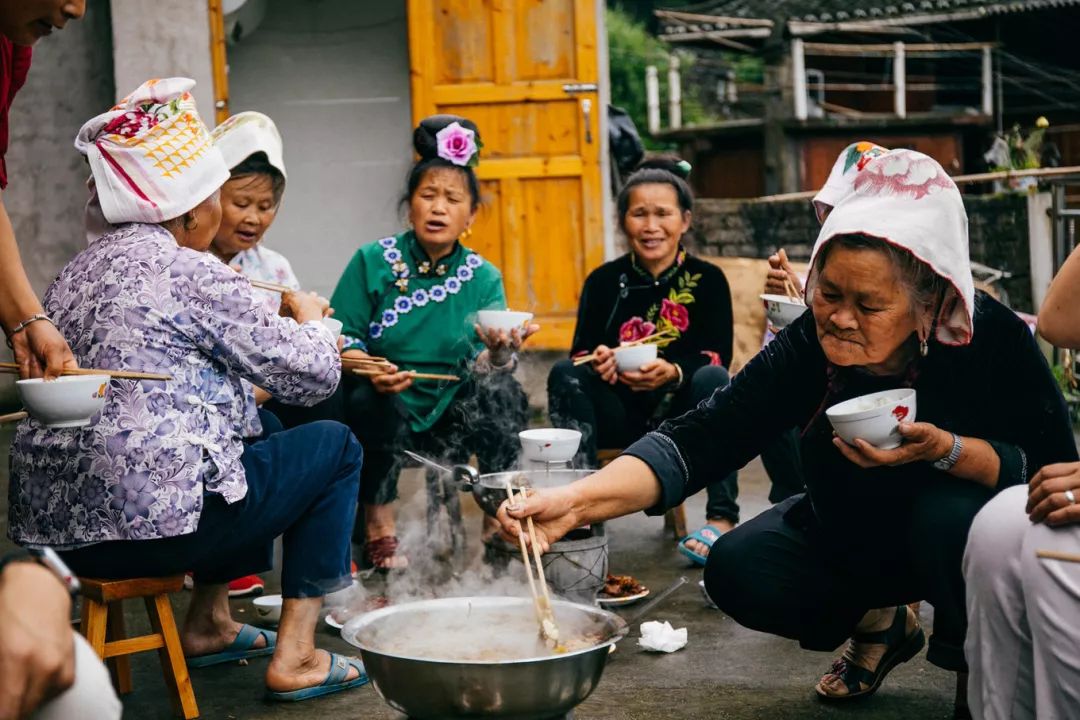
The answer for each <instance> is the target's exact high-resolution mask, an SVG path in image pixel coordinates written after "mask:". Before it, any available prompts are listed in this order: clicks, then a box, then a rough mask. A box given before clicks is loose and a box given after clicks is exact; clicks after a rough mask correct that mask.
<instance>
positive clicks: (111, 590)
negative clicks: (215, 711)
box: [79, 575, 199, 720]
mask: <svg viewBox="0 0 1080 720" xmlns="http://www.w3.org/2000/svg"><path fill="white" fill-rule="evenodd" d="M79 582H80V583H81V584H82V591H81V592H82V597H83V600H82V624H81V628H82V633H83V635H85V636H86V640H87V642H89V643H90V647H92V648H93V649H94V652H96V653H97V654H98V657H100V658H101V659H102V660H104V661H105V662H106V664H107V665H108V666H109V673H110V674H111V675H112V678H113V685H115V686H116V691H117V692H118V693H119V694H121V695H126V694H127V693H129V692H131V688H132V685H131V660H130V659H129V658H128V655H133V654H134V653H139V652H146V651H147V650H157V651H158V656H159V657H160V658H161V670H162V673H163V674H164V675H165V684H166V685H167V686H168V688H169V690H170V691H171V694H172V701H173V707H174V708H175V710H176V712H177V714H179V715H180V716H181V717H183V718H184V720H191V718H197V717H199V707H198V705H196V703H195V690H194V689H193V688H192V687H191V677H190V676H189V675H188V669H187V663H186V662H184V651H183V650H182V649H181V648H180V635H179V633H177V631H176V621H175V620H174V619H173V612H172V605H170V604H169V593H174V592H179V590H180V588H182V587H183V586H184V576H183V575H174V576H172V577H163V578H134V579H132V580H96V579H94V578H79ZM132 598H142V599H143V601H144V602H145V603H146V614H147V615H149V616H150V627H151V628H152V629H153V632H152V633H151V634H149V635H141V636H139V637H133V638H129V637H127V633H126V631H125V628H124V607H123V601H124V600H129V599H132Z"/></svg>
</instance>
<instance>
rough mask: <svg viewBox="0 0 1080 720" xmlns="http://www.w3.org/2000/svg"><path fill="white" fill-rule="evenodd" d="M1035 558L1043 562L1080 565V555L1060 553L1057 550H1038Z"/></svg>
mask: <svg viewBox="0 0 1080 720" xmlns="http://www.w3.org/2000/svg"><path fill="white" fill-rule="evenodd" d="M1035 556H1036V557H1039V558H1042V559H1043V560H1064V561H1065V562H1073V563H1080V554H1076V553H1066V552H1058V551H1057V550H1036V551H1035Z"/></svg>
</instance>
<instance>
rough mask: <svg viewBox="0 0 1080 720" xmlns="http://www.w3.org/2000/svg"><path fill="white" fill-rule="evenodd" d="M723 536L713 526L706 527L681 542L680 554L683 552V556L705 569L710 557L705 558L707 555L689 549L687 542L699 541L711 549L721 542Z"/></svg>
mask: <svg viewBox="0 0 1080 720" xmlns="http://www.w3.org/2000/svg"><path fill="white" fill-rule="evenodd" d="M723 534H724V533H722V532H720V531H719V530H717V529H716V528H714V527H713V526H711V525H706V526H705V527H703V528H701V529H700V530H695V531H694V532H692V533H690V534H689V535H687V536H686V537H684V538H683V539H682V540H680V541H679V552H681V553H682V554H683V555H685V556H686V557H688V558H690V559H691V560H693V561H694V564H695V565H700V566H701V567H705V561H706V560H708V557H707V556H705V555H701V554H700V553H696V552H694V551H693V550H691V549H690V548H689V547H687V545H686V541H687V540H697V541H698V542H699V543H701V544H703V545H708V546H709V547H710V548H712V546H713V543H714V542H716V541H717V540H719V539H720V536H721V535H723Z"/></svg>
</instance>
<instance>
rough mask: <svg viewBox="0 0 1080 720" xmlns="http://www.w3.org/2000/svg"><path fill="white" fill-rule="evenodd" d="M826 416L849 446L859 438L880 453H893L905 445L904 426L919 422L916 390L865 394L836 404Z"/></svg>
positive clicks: (902, 389) (907, 389)
mask: <svg viewBox="0 0 1080 720" xmlns="http://www.w3.org/2000/svg"><path fill="white" fill-rule="evenodd" d="M825 416H826V417H828V418H829V422H830V423H832V426H833V430H835V431H836V434H837V435H839V436H840V437H841V439H843V441H844V442H846V443H848V444H849V445H854V444H855V440H856V438H858V439H861V440H865V441H866V442H868V443H870V444H871V445H873V446H874V447H876V448H878V449H879V450H892V449H894V448H898V447H900V444H901V443H902V442H903V438H902V437H901V436H900V431H899V429H898V426H899V425H900V423H901V422H914V421H915V390H914V389H912V388H898V389H896V390H883V391H881V392H876V393H871V394H869V395H862V396H860V397H857V398H852V399H851V400H845V401H844V402H842V403H837V404H836V405H833V406H832V407H830V408H829V409H828V410H826V411H825Z"/></svg>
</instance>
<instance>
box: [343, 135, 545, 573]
mask: <svg viewBox="0 0 1080 720" xmlns="http://www.w3.org/2000/svg"><path fill="white" fill-rule="evenodd" d="M413 146H414V149H415V150H416V154H417V155H418V156H419V160H418V161H417V162H416V164H415V165H414V166H413V168H412V170H411V171H410V172H409V176H408V183H407V191H406V194H405V197H404V198H403V201H402V202H403V204H406V205H407V207H408V219H409V226H410V228H411V229H410V230H406V231H404V232H401V233H398V234H397V235H395V236H393V237H387V238H383V239H382V240H379V241H378V242H377V243H370V244H367V245H364V246H363V247H361V248H360V249H359V250H357V252H356V254H355V255H354V256H353V258H352V260H351V261H350V262H349V265H348V267H346V268H345V272H344V273H342V276H341V279H340V280H339V281H338V285H337V288H336V289H335V290H334V295H333V298H332V300H331V304H332V305H333V307H334V310H335V313H336V314H335V317H336V318H338V319H339V320H341V321H342V322H343V323H344V329H343V333H344V335H345V338H346V346H345V350H344V353H343V354H344V356H345V357H347V358H352V359H361V358H367V357H370V356H372V355H374V356H378V357H382V358H389V360H390V361H391V362H392V363H393V364H392V365H391V367H390V370H389V372H384V373H380V374H375V375H374V376H370V377H361V376H357V375H346V376H345V381H344V383H343V385H344V394H345V417H346V419H347V421H348V424H349V426H350V427H351V428H352V429H353V432H355V433H356V437H357V438H359V439H360V442H361V443H363V445H364V448H365V450H366V451H367V458H366V461H365V463H364V469H363V472H362V478H361V483H360V492H361V498H360V499H361V502H362V504H363V508H362V511H363V513H364V518H363V519H364V523H363V526H364V537H363V538H357V541H358V542H363V544H364V555H363V560H362V564H363V565H364V567H365V568H370V569H376V570H391V569H401V568H404V567H405V566H406V565H407V564H408V559H407V558H406V557H405V556H404V554H400V553H398V552H397V551H398V540H397V537H396V536H395V524H394V514H393V506H392V505H391V503H392V502H393V501H394V500H395V499H396V497H397V476H398V473H399V471H400V469H401V465H402V458H401V456H400V455H401V449H402V448H404V447H414V448H417V449H422V450H424V451H426V452H428V453H430V454H433V455H435V456H438V457H444V458H447V459H448V460H449V461H453V462H466V461H467V460H468V458H469V456H470V455H472V454H473V453H476V455H477V457H478V459H479V461H480V466H481V468H482V469H483V470H484V471H502V470H507V469H509V468H510V467H511V466H512V465H513V463H514V462H515V461H516V459H517V456H518V454H519V453H520V445H519V441H518V439H517V433H518V431H520V430H523V429H524V428H525V425H526V422H527V407H528V405H527V400H526V397H525V393H524V391H523V390H522V389H521V386H520V385H518V383H517V382H516V381H515V380H514V378H513V376H512V375H511V372H512V371H513V369H514V367H515V366H516V362H517V358H516V355H515V352H516V350H517V349H518V348H519V347H520V345H521V343H522V341H524V340H525V338H526V337H528V335H530V334H531V333H532V332H535V331H536V330H538V329H539V328H538V326H536V325H533V326H531V327H529V328H528V329H526V330H525V331H524V332H519V331H518V330H514V331H513V332H512V333H511V336H509V337H508V336H507V334H506V333H505V332H489V333H483V332H481V330H480V328H479V327H476V326H475V325H474V323H475V321H476V313H477V311H478V310H485V309H498V310H502V309H505V308H506V294H505V292H504V290H503V284H502V276H501V275H500V273H499V271H498V269H497V268H496V267H495V266H494V265H492V264H491V263H490V262H488V261H487V260H485V259H484V258H482V257H481V256H480V255H478V254H476V253H475V252H473V251H472V250H470V249H469V248H468V247H466V246H465V245H464V244H463V243H464V242H465V241H466V240H467V239H468V238H469V236H470V235H471V234H472V229H471V228H472V224H473V221H474V220H475V219H476V212H477V210H478V209H479V207H480V186H479V183H478V181H477V179H476V174H475V173H474V171H473V166H474V165H475V164H476V162H477V160H478V155H479V146H480V142H479V131H478V130H477V128H476V126H475V125H474V124H473V123H472V122H471V121H469V120H466V119H465V118H461V117H456V116H453V115H436V116H433V117H429V118H427V119H425V120H424V121H422V122H421V123H420V126H419V127H417V128H416V130H415V132H414V134H413ZM414 371H421V372H424V373H432V374H441V375H452V376H457V377H459V378H460V380H440V381H428V380H422V379H414V377H413V373H414ZM360 525H361V523H359V522H358V523H357V526H358V527H359V526H360Z"/></svg>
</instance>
